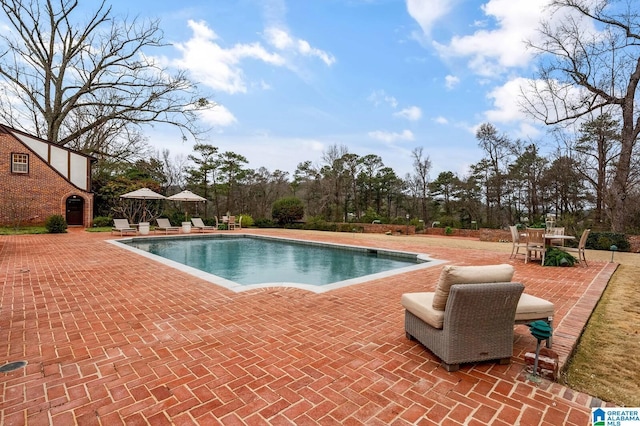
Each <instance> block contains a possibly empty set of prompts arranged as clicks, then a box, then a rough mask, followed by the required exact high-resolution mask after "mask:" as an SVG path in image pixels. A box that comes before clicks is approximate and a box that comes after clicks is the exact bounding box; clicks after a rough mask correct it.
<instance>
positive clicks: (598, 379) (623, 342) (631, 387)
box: [561, 265, 640, 407]
mask: <svg viewBox="0 0 640 426" xmlns="http://www.w3.org/2000/svg"><path fill="white" fill-rule="evenodd" d="M638 276H640V265H620V266H619V267H618V269H617V270H616V272H615V273H614V274H613V276H612V277H611V281H610V282H609V285H608V286H607V289H606V290H605V292H604V294H603V295H602V298H601V299H600V302H599V303H598V306H597V307H596V309H595V310H594V311H593V314H592V316H591V318H590V319H589V322H588V323H587V327H586V329H585V331H584V332H583V333H582V337H581V338H580V341H579V343H578V347H577V349H576V351H575V353H574V355H573V357H572V358H571V360H570V361H569V363H568V365H567V368H566V369H565V372H564V373H563V375H562V377H561V381H562V382H563V384H565V385H566V386H569V387H570V388H572V389H575V390H578V391H581V392H585V393H587V394H589V395H591V396H595V397H597V398H600V399H602V400H604V401H609V402H613V403H615V404H616V405H621V406H625V407H640V356H638V352H640V284H639V282H638Z"/></svg>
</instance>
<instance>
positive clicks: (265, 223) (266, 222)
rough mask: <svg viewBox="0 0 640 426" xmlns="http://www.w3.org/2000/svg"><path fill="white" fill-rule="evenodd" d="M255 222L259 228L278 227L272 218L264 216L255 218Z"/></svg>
mask: <svg viewBox="0 0 640 426" xmlns="http://www.w3.org/2000/svg"><path fill="white" fill-rule="evenodd" d="M253 224H254V225H255V226H257V227H258V228H275V227H276V224H275V223H273V221H272V220H271V219H266V218H264V217H261V218H258V219H255V220H254V221H253Z"/></svg>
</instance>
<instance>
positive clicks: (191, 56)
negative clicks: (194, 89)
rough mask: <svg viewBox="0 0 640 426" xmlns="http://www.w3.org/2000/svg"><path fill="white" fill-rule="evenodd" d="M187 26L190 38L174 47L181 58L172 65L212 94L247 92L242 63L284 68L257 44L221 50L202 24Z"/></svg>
mask: <svg viewBox="0 0 640 426" xmlns="http://www.w3.org/2000/svg"><path fill="white" fill-rule="evenodd" d="M187 25H188V26H189V28H191V30H192V31H193V36H192V37H191V38H190V39H189V40H187V41H186V42H185V43H175V47H176V48H177V49H178V50H179V51H180V52H181V53H182V57H181V58H179V59H177V60H175V61H174V63H173V64H174V65H175V66H176V67H178V68H183V69H187V70H189V72H190V73H191V74H192V75H193V77H194V79H196V80H198V81H200V82H201V83H202V84H204V85H206V86H208V87H211V88H212V89H214V90H219V91H222V92H227V93H231V94H233V93H245V92H246V91H247V84H246V82H245V77H244V73H243V71H242V68H241V67H240V63H241V61H242V60H243V59H247V58H250V59H256V60H260V61H263V62H265V63H268V64H271V65H274V66H283V65H284V64H285V60H284V58H283V57H282V56H280V55H279V54H277V53H271V52H269V51H267V50H266V49H265V48H264V47H262V45H260V43H251V44H236V45H234V46H233V47H231V48H229V49H225V48H223V47H221V46H220V45H219V44H218V43H217V40H218V36H217V34H216V33H215V32H214V31H213V30H212V29H210V28H209V27H208V26H207V24H206V22H202V21H200V22H196V21H193V20H189V21H188V23H187Z"/></svg>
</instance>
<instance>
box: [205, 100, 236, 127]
mask: <svg viewBox="0 0 640 426" xmlns="http://www.w3.org/2000/svg"><path fill="white" fill-rule="evenodd" d="M200 116H201V118H202V120H203V121H204V122H206V123H208V124H210V125H212V126H215V127H225V126H230V125H231V124H233V123H235V122H236V121H238V120H236V117H234V115H233V114H232V113H231V111H229V110H228V109H227V108H225V107H224V106H223V105H220V104H217V105H216V106H214V107H213V108H211V109H208V110H204V111H201V112H200Z"/></svg>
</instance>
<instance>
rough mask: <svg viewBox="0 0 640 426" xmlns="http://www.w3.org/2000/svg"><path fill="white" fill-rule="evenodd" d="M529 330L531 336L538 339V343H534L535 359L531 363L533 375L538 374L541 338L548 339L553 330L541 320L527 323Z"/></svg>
mask: <svg viewBox="0 0 640 426" xmlns="http://www.w3.org/2000/svg"><path fill="white" fill-rule="evenodd" d="M529 331H531V334H532V335H533V337H535V338H536V339H537V340H538V344H537V345H536V359H535V361H534V363H533V375H534V376H535V375H537V374H538V357H539V356H540V343H541V342H542V341H543V340H548V339H549V338H550V337H551V335H552V334H553V330H552V329H551V326H550V325H549V324H548V323H547V322H546V321H543V320H538V321H533V322H532V323H530V324H529Z"/></svg>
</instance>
